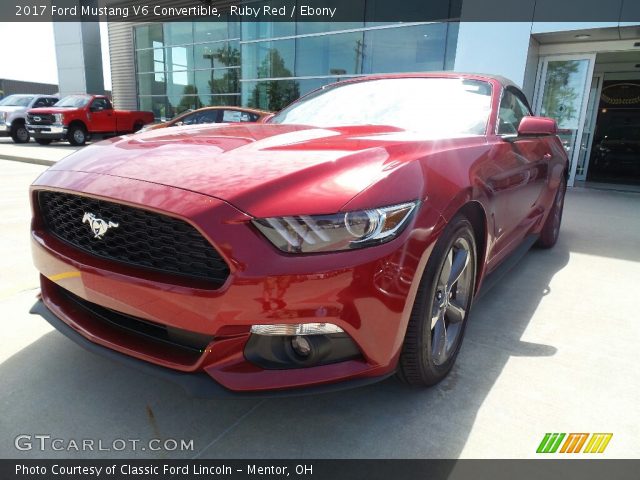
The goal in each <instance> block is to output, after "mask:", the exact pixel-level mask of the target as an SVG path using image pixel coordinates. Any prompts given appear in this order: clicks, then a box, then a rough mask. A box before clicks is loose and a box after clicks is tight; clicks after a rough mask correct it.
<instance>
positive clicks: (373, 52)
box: [364, 23, 447, 73]
mask: <svg viewBox="0 0 640 480" xmlns="http://www.w3.org/2000/svg"><path fill="white" fill-rule="evenodd" d="M446 36H447V26H446V24H445V23H432V24H428V25H416V26H411V27H398V28H386V29H382V30H369V31H367V32H365V36H364V44H365V49H364V55H365V67H364V68H365V70H364V72H365V73H392V72H421V71H422V72H424V71H430V70H442V69H443V68H444V57H445V44H446Z"/></svg>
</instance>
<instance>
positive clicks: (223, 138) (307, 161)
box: [52, 124, 434, 217]
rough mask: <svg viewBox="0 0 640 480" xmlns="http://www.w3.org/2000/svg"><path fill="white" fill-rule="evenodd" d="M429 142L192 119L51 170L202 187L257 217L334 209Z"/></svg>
mask: <svg viewBox="0 0 640 480" xmlns="http://www.w3.org/2000/svg"><path fill="white" fill-rule="evenodd" d="M433 148H434V143H433V142H425V141H424V139H423V138H421V139H419V141H418V140H417V139H415V138H413V137H412V135H411V134H408V133H407V132H404V131H402V130H398V129H396V128H393V127H379V126H376V127H374V126H364V127H341V128H313V127H309V126H302V125H271V124H227V125H215V126H210V125H207V126H203V125H192V126H186V127H173V128H168V129H164V128H163V129H158V130H153V131H149V132H145V133H142V134H137V135H128V136H124V137H117V138H113V139H109V140H105V141H103V142H99V143H96V144H94V145H92V146H89V147H86V148H84V149H82V150H79V151H78V152H76V153H74V154H72V155H71V156H69V157H67V158H66V159H64V160H62V161H60V162H58V163H57V164H56V165H55V166H53V167H52V169H54V170H72V171H82V172H87V173H97V174H105V175H112V176H115V177H125V178H132V179H137V180H143V181H146V182H152V183H158V184H163V185H168V186H174V187H178V188H181V189H185V190H190V191H195V192H198V193H204V194H206V195H209V196H212V197H216V198H218V199H221V200H224V201H226V202H228V203H231V204H232V205H234V206H236V207H237V208H239V209H240V210H242V211H244V212H246V213H248V214H250V215H253V216H257V217H262V216H276V215H291V214H298V215H301V214H318V213H333V212H337V211H339V210H340V209H341V207H343V206H344V205H345V204H346V203H347V202H348V201H349V200H350V199H352V198H353V197H354V196H355V195H357V194H358V193H360V192H361V191H363V190H364V189H365V188H367V187H368V186H369V185H371V184H372V183H374V182H376V181H378V180H380V179H382V178H383V177H384V176H386V175H389V174H390V173H391V172H392V171H393V170H394V169H396V168H400V166H401V165H402V164H403V163H405V162H406V161H409V160H413V159H415V158H417V157H421V156H423V155H424V154H425V153H427V152H428V151H429V150H431V149H433ZM408 195H410V196H411V193H409V192H408Z"/></svg>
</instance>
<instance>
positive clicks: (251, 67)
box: [242, 40, 295, 79]
mask: <svg viewBox="0 0 640 480" xmlns="http://www.w3.org/2000/svg"><path fill="white" fill-rule="evenodd" d="M294 52H295V42H294V40H278V41H273V42H271V41H270V42H259V43H248V44H244V45H242V76H243V78H248V79H249V78H281V77H292V76H293V64H294V60H295V53H294Z"/></svg>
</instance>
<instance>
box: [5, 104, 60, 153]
mask: <svg viewBox="0 0 640 480" xmlns="http://www.w3.org/2000/svg"><path fill="white" fill-rule="evenodd" d="M57 101H58V97H56V96H54V95H39V94H20V95H18V94H16V95H9V96H7V97H5V98H3V99H2V100H0V136H1V137H6V136H10V137H11V138H12V139H13V141H14V142H15V143H27V142H28V141H29V131H28V130H27V127H26V125H25V123H26V119H27V111H28V110H29V109H30V108H38V107H50V106H51V105H53V104H54V103H56V102H57Z"/></svg>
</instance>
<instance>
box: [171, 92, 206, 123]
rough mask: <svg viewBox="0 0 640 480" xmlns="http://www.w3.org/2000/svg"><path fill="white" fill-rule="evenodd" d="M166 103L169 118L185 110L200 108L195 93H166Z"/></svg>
mask: <svg viewBox="0 0 640 480" xmlns="http://www.w3.org/2000/svg"><path fill="white" fill-rule="evenodd" d="M167 104H168V105H167V111H168V114H169V118H173V117H175V116H176V115H179V114H181V113H183V112H186V111H187V110H195V109H197V108H200V103H199V100H198V97H197V96H196V95H173V96H171V95H168V96H167Z"/></svg>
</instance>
